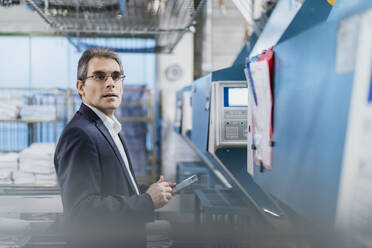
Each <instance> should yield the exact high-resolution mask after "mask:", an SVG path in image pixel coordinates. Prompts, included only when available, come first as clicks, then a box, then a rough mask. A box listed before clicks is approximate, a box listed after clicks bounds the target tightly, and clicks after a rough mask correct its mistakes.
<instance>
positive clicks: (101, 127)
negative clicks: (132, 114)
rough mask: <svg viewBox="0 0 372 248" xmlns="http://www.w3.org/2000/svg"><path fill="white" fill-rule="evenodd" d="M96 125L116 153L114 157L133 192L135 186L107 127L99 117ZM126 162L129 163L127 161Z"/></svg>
mask: <svg viewBox="0 0 372 248" xmlns="http://www.w3.org/2000/svg"><path fill="white" fill-rule="evenodd" d="M96 127H97V128H98V130H99V131H100V132H101V133H102V134H103V136H104V137H105V138H106V140H107V141H108V143H109V144H110V146H111V148H112V149H113V150H114V153H115V155H116V158H117V159H118V160H119V162H120V164H121V167H122V170H123V171H124V174H125V176H126V177H127V180H128V182H129V185H130V186H131V187H132V191H133V192H136V190H135V187H134V185H133V183H132V180H131V179H130V176H129V174H128V170H127V168H126V166H125V163H124V161H123V158H122V157H121V154H120V151H119V150H118V148H117V146H116V144H115V142H114V140H113V139H112V137H111V134H110V132H109V131H108V130H107V128H106V127H105V125H104V124H103V122H102V120H101V119H99V120H97V121H96ZM125 153H126V154H128V153H127V152H126V151H125ZM128 160H129V159H128ZM128 163H129V161H128ZM129 167H130V163H129ZM132 173H133V172H132ZM133 177H134V175H133Z"/></svg>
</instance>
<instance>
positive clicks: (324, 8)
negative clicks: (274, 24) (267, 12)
mask: <svg viewBox="0 0 372 248" xmlns="http://www.w3.org/2000/svg"><path fill="white" fill-rule="evenodd" d="M331 9H332V6H331V5H330V4H329V3H327V1H326V0H307V1H305V2H304V4H303V5H302V7H301V9H300V10H299V11H298V12H297V14H296V16H295V18H293V20H292V22H291V24H290V25H289V26H288V28H287V29H286V30H285V32H284V34H283V36H282V37H281V38H280V40H279V42H278V43H280V42H282V41H284V40H287V39H289V38H291V37H293V36H295V35H297V34H299V33H301V32H303V31H305V30H307V29H309V28H311V27H314V26H315V25H317V24H319V23H322V22H324V21H326V20H327V18H328V15H329V12H330V11H331Z"/></svg>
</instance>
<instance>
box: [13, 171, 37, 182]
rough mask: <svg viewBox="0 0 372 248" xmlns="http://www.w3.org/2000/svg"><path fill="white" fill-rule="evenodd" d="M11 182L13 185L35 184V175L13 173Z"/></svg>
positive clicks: (21, 172)
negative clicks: (12, 181)
mask: <svg viewBox="0 0 372 248" xmlns="http://www.w3.org/2000/svg"><path fill="white" fill-rule="evenodd" d="M13 180H14V183H15V184H35V183H36V179H35V174H34V173H30V172H23V171H14V172H13Z"/></svg>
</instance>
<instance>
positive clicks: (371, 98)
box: [368, 74, 372, 103]
mask: <svg viewBox="0 0 372 248" xmlns="http://www.w3.org/2000/svg"><path fill="white" fill-rule="evenodd" d="M368 102H369V103H372V74H371V82H370V85H369V95H368Z"/></svg>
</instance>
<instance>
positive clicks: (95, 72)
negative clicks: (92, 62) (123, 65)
mask: <svg viewBox="0 0 372 248" xmlns="http://www.w3.org/2000/svg"><path fill="white" fill-rule="evenodd" d="M97 73H106V72H105V71H99V70H98V71H93V72H92V74H97ZM112 73H120V74H121V71H113V72H112Z"/></svg>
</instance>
